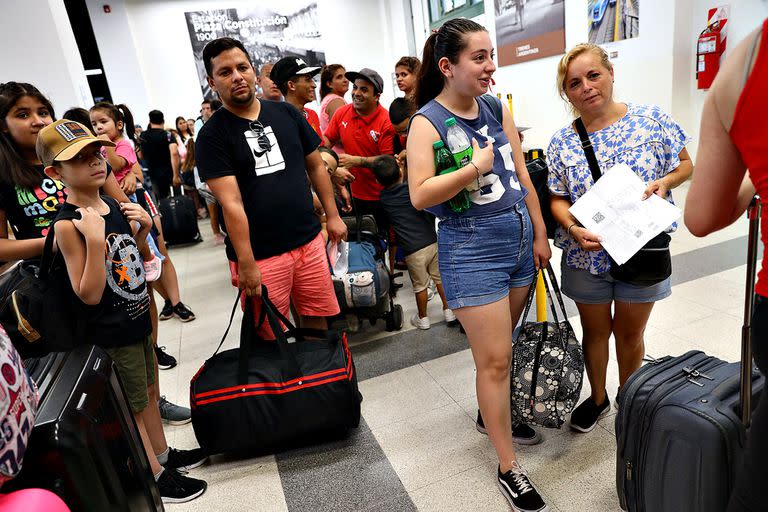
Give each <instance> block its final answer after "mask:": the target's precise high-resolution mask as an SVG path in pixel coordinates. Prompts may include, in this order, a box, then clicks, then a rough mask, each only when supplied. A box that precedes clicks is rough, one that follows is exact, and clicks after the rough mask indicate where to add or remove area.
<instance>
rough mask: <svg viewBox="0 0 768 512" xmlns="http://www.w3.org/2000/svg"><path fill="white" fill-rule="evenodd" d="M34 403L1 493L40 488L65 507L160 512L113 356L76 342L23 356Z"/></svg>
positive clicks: (87, 509) (159, 505)
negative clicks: (25, 438) (18, 456)
mask: <svg viewBox="0 0 768 512" xmlns="http://www.w3.org/2000/svg"><path fill="white" fill-rule="evenodd" d="M25 366H26V367H27V371H28V372H29V374H30V376H31V377H32V378H33V380H35V381H36V383H37V386H38V389H39V394H40V403H39V407H38V413H37V418H36V420H35V426H34V428H33V430H32V435H31V437H30V439H29V443H28V446H27V451H26V453H25V455H24V466H23V468H22V470H21V472H20V473H19V475H18V477H16V478H15V479H14V480H12V481H10V482H8V483H7V484H6V485H4V486H3V492H6V491H11V490H17V489H24V488H31V487H36V488H43V489H48V490H49V491H52V492H54V493H56V494H57V495H58V496H59V497H60V498H61V499H62V500H64V502H65V503H66V504H67V505H68V506H69V508H70V509H72V510H85V511H90V510H104V511H106V510H109V511H121V512H122V511H125V512H128V511H130V512H134V511H155V510H163V505H162V502H161V500H160V493H159V492H158V490H157V485H156V484H155V479H154V477H153V476H152V472H151V470H150V468H149V462H148V460H147V457H146V454H145V453H144V449H143V446H142V443H141V438H140V437H139V433H138V430H137V429H136V424H135V422H134V420H133V414H132V413H131V409H130V406H129V405H128V402H127V399H126V397H125V392H124V391H123V388H122V385H121V384H120V381H119V380H118V377H117V371H116V368H115V365H114V363H112V360H111V359H110V358H109V356H107V354H106V353H104V352H103V351H102V350H101V349H99V348H98V347H93V346H82V347H78V348H76V349H74V350H72V351H71V352H55V353H51V354H48V355H46V356H44V357H42V358H40V359H34V360H27V361H25Z"/></svg>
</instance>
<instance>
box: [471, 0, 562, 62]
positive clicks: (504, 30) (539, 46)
mask: <svg viewBox="0 0 768 512" xmlns="http://www.w3.org/2000/svg"><path fill="white" fill-rule="evenodd" d="M486 5H487V4H486ZM494 8H495V14H496V48H498V54H499V65H500V66H508V65H510V64H518V63H520V62H525V61H529V60H534V59H541V58H543V57H551V56H552V55H560V54H562V53H564V52H565V3H564V1H563V0H554V1H553V0H494Z"/></svg>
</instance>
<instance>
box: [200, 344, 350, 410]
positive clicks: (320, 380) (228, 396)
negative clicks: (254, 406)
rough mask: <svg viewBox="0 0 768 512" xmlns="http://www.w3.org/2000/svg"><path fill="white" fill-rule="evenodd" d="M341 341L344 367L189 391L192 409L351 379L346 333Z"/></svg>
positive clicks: (202, 367)
mask: <svg viewBox="0 0 768 512" xmlns="http://www.w3.org/2000/svg"><path fill="white" fill-rule="evenodd" d="M341 342H342V345H343V347H344V355H345V358H346V360H347V364H346V366H345V367H344V368H337V369H334V370H328V371H325V372H321V373H316V374H313V375H307V376H304V377H301V378H298V379H292V380H289V381H285V382H259V383H255V384H245V385H239V386H230V387H228V388H222V389H216V390H213V391H204V392H202V393H194V394H193V393H190V405H191V406H192V408H193V409H194V408H196V407H198V406H201V405H206V404H210V403H215V402H221V401H224V400H234V399H237V398H243V397H247V396H255V395H282V394H285V393H291V392H293V391H298V390H300V389H304V388H311V387H315V386H322V385H325V384H330V383H332V382H337V381H340V380H345V379H346V380H348V381H352V379H353V377H354V371H355V369H354V366H353V364H352V354H351V352H350V351H349V344H348V343H347V335H346V333H343V334H342V338H341ZM204 368H205V364H203V366H201V367H200V369H199V370H198V371H197V373H196V374H195V376H194V377H192V386H191V388H190V389H191V390H192V389H194V382H195V380H197V377H198V376H199V375H200V373H201V372H202V371H203V369H204Z"/></svg>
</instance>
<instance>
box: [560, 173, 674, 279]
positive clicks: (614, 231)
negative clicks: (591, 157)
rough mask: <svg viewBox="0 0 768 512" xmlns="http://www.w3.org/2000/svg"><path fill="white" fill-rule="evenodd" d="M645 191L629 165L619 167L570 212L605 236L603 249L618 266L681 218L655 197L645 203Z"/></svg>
mask: <svg viewBox="0 0 768 512" xmlns="http://www.w3.org/2000/svg"><path fill="white" fill-rule="evenodd" d="M645 188H646V184H645V183H643V181H642V180H641V179H640V177H638V176H637V174H635V173H634V172H632V169H630V168H629V166H628V165H626V164H619V165H616V166H615V167H612V168H611V169H609V170H608V171H607V172H606V173H605V174H604V175H603V176H602V177H601V178H600V179H599V180H597V182H596V183H595V184H594V185H592V188H590V189H589V190H588V191H587V193H586V194H584V195H583V196H581V197H580V198H579V199H578V200H577V201H576V202H575V203H574V204H573V205H572V206H571V207H570V209H569V211H570V212H571V213H572V214H573V216H574V217H576V218H577V219H578V221H579V222H580V223H581V225H582V226H584V227H585V228H587V229H588V230H590V231H592V232H593V233H595V234H597V235H600V237H602V242H601V243H602V245H603V247H604V248H605V250H606V251H608V254H610V255H611V257H612V258H613V259H614V260H616V262H617V263H618V264H619V265H622V264H624V263H625V262H626V261H627V260H628V259H629V258H631V257H632V256H634V254H635V253H636V252H637V251H639V250H640V249H641V248H642V247H643V246H644V245H645V244H646V243H647V242H648V240H650V239H651V238H653V237H655V236H656V235H658V234H659V233H661V232H662V231H664V230H665V229H667V228H668V227H669V226H670V225H671V224H672V223H673V222H675V221H676V220H677V219H679V218H680V216H681V215H682V211H681V210H680V208H678V207H677V206H675V205H673V204H671V203H669V202H668V201H666V200H664V199H662V198H661V197H659V196H657V195H656V194H654V195H652V196H651V197H649V198H648V199H646V200H645V201H643V192H644V191H645Z"/></svg>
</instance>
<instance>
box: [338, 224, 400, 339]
mask: <svg viewBox="0 0 768 512" xmlns="http://www.w3.org/2000/svg"><path fill="white" fill-rule="evenodd" d="M342 220H343V221H344V223H345V224H346V225H347V231H348V237H347V238H348V240H349V270H348V272H347V273H346V274H344V275H343V276H341V277H337V276H332V278H333V288H334V291H335V292H336V299H337V300H338V302H339V307H340V308H341V313H340V315H339V317H345V316H347V315H355V316H356V317H357V318H358V320H361V321H362V320H365V319H367V320H368V321H369V322H370V324H371V325H375V324H376V321H377V320H384V321H385V322H386V329H387V331H399V330H400V329H402V327H403V307H402V306H401V305H399V304H395V302H394V296H395V294H394V291H395V290H394V289H393V287H392V286H391V283H392V279H391V275H390V272H389V270H388V269H387V265H386V263H385V254H386V251H385V250H384V248H383V247H382V239H381V237H380V236H379V231H378V227H377V226H376V221H375V220H374V218H373V216H371V215H363V216H361V215H359V214H358V215H357V216H355V217H342Z"/></svg>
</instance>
